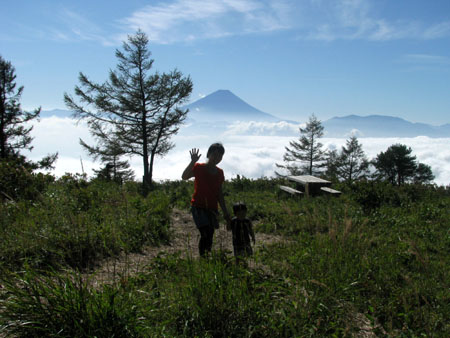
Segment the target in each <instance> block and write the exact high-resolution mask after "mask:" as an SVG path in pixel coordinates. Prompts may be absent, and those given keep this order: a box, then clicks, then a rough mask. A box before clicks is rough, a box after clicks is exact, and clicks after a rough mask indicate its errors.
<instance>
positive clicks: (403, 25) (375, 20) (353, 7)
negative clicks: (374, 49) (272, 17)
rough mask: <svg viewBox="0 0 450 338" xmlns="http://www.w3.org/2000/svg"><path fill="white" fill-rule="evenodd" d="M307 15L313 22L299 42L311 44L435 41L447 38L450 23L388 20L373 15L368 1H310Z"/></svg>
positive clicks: (305, 29) (306, 26) (307, 26)
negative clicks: (366, 41) (315, 41)
mask: <svg viewBox="0 0 450 338" xmlns="http://www.w3.org/2000/svg"><path fill="white" fill-rule="evenodd" d="M311 5H312V6H311V7H310V8H308V10H307V11H306V13H309V14H311V13H314V20H313V21H312V22H309V23H308V24H307V25H304V27H303V33H302V38H306V39H311V40H324V41H333V40H340V39H342V40H356V39H361V40H372V41H388V40H397V39H405V38H412V39H424V40H430V39H438V38H443V37H448V36H450V21H444V22H439V23H433V24H431V25H427V24H425V23H423V22H420V21H414V20H400V19H397V20H388V19H386V18H383V17H380V16H376V15H374V14H373V12H374V10H373V8H372V7H373V6H376V3H374V2H371V1H368V0H346V1H342V0H328V1H312V2H311Z"/></svg>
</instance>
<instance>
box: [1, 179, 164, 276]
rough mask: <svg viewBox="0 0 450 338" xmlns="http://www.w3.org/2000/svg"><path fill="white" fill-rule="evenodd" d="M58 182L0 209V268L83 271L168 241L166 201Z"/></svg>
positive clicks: (98, 185)
mask: <svg viewBox="0 0 450 338" xmlns="http://www.w3.org/2000/svg"><path fill="white" fill-rule="evenodd" d="M132 188H133V187H131V188H130V187H127V186H119V185H116V184H113V183H104V182H93V183H88V182H86V181H84V180H83V179H78V178H73V177H63V178H62V179H61V180H60V181H59V182H56V183H55V184H53V185H51V186H49V188H48V189H47V190H46V191H45V192H44V193H43V194H41V195H40V197H39V198H38V199H36V200H34V201H28V200H23V201H18V202H16V203H4V204H1V205H0V211H1V217H0V219H1V221H0V237H1V238H2V240H1V241H0V265H4V266H8V267H10V268H16V267H20V266H21V265H23V264H24V263H25V262H27V263H28V264H29V265H31V266H34V267H44V266H53V267H56V266H58V265H63V266H66V265H68V266H70V267H72V268H78V269H83V268H87V267H90V266H93V265H95V264H96V263H97V262H98V261H99V260H101V259H102V258H105V257H109V256H114V255H116V254H118V253H119V252H121V251H125V252H135V251H139V250H140V249H141V248H142V246H144V245H146V244H148V245H149V244H152V245H157V244H158V243H161V242H167V241H168V238H169V223H170V208H169V203H170V201H169V198H168V197H167V196H166V195H165V194H164V193H161V192H155V193H153V194H150V195H149V196H148V197H147V198H143V197H142V196H141V195H139V194H138V192H137V191H134V190H133V189H132Z"/></svg>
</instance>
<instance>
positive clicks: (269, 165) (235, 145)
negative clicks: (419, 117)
mask: <svg viewBox="0 0 450 338" xmlns="http://www.w3.org/2000/svg"><path fill="white" fill-rule="evenodd" d="M34 125H35V127H34V130H33V136H34V137H35V139H34V141H33V145H34V146H35V149H34V150H33V152H32V153H31V155H30V154H25V155H26V156H29V157H30V158H32V159H34V160H37V159H40V158H42V157H43V156H45V155H46V154H48V153H54V152H59V159H58V161H57V163H56V170H55V171H54V172H53V173H54V174H55V175H57V176H61V175H63V174H64V173H65V172H71V173H80V172H81V160H80V158H81V159H82V162H83V167H84V170H85V172H87V173H88V174H92V169H97V168H99V166H100V164H99V163H94V162H92V161H91V160H90V159H89V157H88V156H87V155H86V153H85V152H84V151H83V150H82V149H81V146H80V145H79V143H78V139H79V138H80V137H81V138H82V139H83V140H85V141H86V142H88V143H89V142H92V139H91V137H90V136H89V132H88V130H87V128H86V126H85V125H84V124H79V125H76V124H75V123H74V122H73V120H71V119H69V118H65V119H62V118H57V117H51V118H43V119H42V122H41V123H37V124H34ZM269 125H270V124H265V125H264V127H263V129H264V128H266V129H265V130H267V128H268V126H269ZM272 125H273V127H274V128H277V126H276V124H272ZM297 127H298V126H297ZM297 130H298V129H297ZM297 139H298V134H297V135H296V136H270V132H268V133H267V134H266V135H238V134H231V133H227V134H222V135H215V136H211V135H201V134H197V135H195V136H188V135H183V134H179V135H176V136H175V137H174V138H173V141H174V142H175V144H176V147H175V148H174V149H173V150H172V151H170V152H169V154H168V155H167V156H165V157H164V158H157V159H156V162H155V168H154V169H155V170H154V173H155V174H154V178H155V179H156V180H167V179H169V180H178V179H180V175H181V173H182V171H183V169H184V168H185V167H186V165H187V164H188V163H189V160H190V157H189V150H190V149H191V148H199V149H200V153H201V154H202V157H201V159H200V161H205V159H206V152H207V149H208V146H209V145H210V144H211V143H212V142H217V141H220V142H222V143H223V144H224V146H225V155H224V158H223V161H222V162H221V163H220V165H219V166H220V167H222V168H223V169H224V171H225V175H226V178H228V179H229V178H232V177H235V176H236V175H238V174H239V175H241V176H242V175H243V176H245V177H249V178H259V177H262V176H268V177H271V176H273V175H274V172H275V170H276V166H275V163H280V164H281V163H282V158H283V154H284V152H285V147H286V146H288V145H289V142H290V141H292V140H297ZM345 142H346V139H345V138H323V139H322V143H323V145H324V147H325V148H326V149H338V150H340V149H341V147H342V146H344V145H345ZM359 142H360V143H361V144H362V147H363V150H364V151H365V153H366V155H367V157H368V158H369V159H373V158H374V157H375V156H376V155H377V154H378V153H380V152H381V151H385V150H386V149H387V148H388V147H389V146H391V145H392V144H396V143H401V144H405V145H407V146H409V147H411V148H412V150H413V155H415V156H417V160H418V161H420V162H423V163H425V164H428V165H430V166H431V168H432V170H433V173H434V174H435V176H436V180H435V182H436V183H437V184H441V185H448V184H450V138H429V137H424V136H420V137H414V138H359ZM131 164H132V167H133V169H134V170H135V173H136V178H137V179H140V178H141V177H142V173H143V171H142V164H141V159H140V158H132V159H131Z"/></svg>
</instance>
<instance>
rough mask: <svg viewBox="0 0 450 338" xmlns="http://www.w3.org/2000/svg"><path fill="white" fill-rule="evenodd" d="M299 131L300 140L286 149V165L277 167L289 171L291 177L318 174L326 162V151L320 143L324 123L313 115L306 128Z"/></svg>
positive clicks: (292, 142) (284, 157) (290, 143)
mask: <svg viewBox="0 0 450 338" xmlns="http://www.w3.org/2000/svg"><path fill="white" fill-rule="evenodd" d="M299 129H300V139H299V140H298V141H291V142H289V145H290V146H291V148H289V147H285V150H286V152H285V154H284V156H283V161H284V162H285V163H286V164H285V165H280V164H276V166H277V167H278V168H283V169H286V170H288V172H289V174H290V175H299V174H309V175H313V174H317V173H319V172H320V170H319V169H320V168H321V167H323V166H324V161H325V151H324V150H322V146H323V145H322V143H320V142H319V139H320V138H321V137H322V136H323V126H322V123H321V122H320V121H319V120H318V119H317V118H316V117H315V116H314V114H313V115H312V116H311V117H310V118H309V121H308V123H307V124H306V127H305V128H299Z"/></svg>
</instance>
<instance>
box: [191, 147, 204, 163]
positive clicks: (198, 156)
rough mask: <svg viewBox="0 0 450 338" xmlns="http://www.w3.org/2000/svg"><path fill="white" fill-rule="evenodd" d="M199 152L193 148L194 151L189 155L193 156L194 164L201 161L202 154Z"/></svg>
mask: <svg viewBox="0 0 450 338" xmlns="http://www.w3.org/2000/svg"><path fill="white" fill-rule="evenodd" d="M198 152H199V150H198V149H197V148H192V150H191V151H190V152H189V154H191V161H192V162H197V161H198V160H199V159H200V156H202V154H199V153H198Z"/></svg>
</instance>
